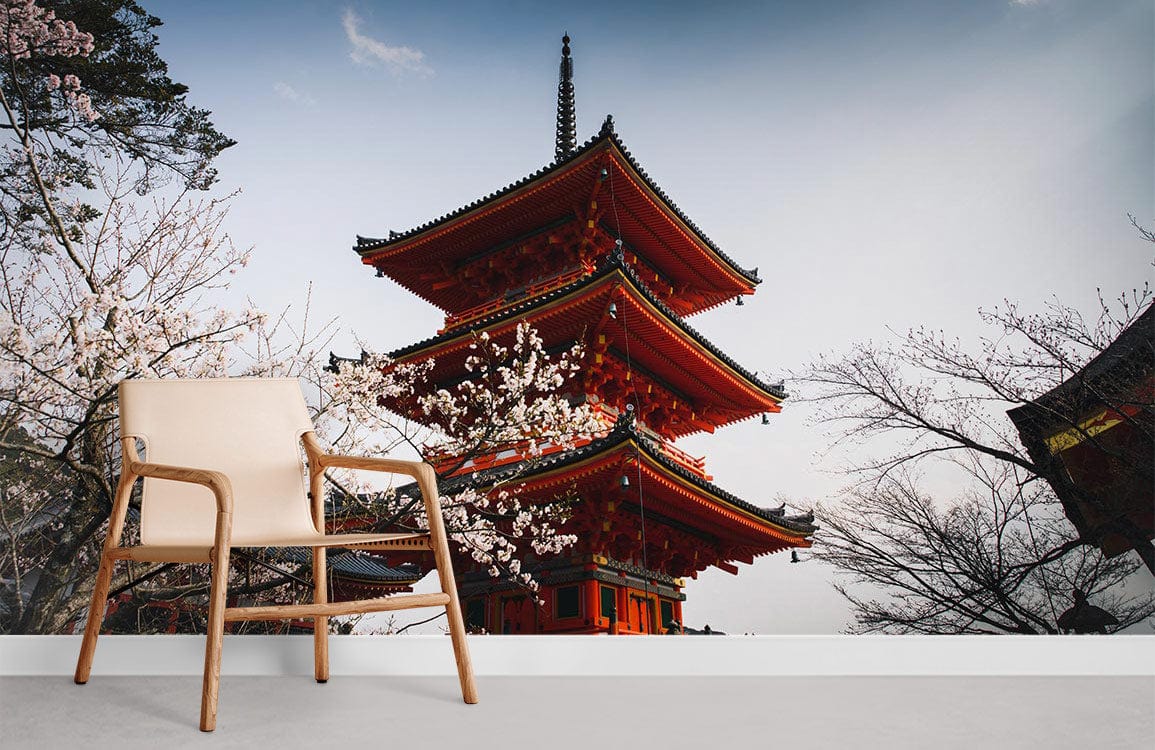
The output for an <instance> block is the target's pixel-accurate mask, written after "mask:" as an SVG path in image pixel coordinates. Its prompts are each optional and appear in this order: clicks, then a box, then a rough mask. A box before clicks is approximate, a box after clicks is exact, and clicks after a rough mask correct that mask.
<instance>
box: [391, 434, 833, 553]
mask: <svg viewBox="0 0 1155 750" xmlns="http://www.w3.org/2000/svg"><path fill="white" fill-rule="evenodd" d="M636 459H640V460H641V468H642V470H643V472H642V475H643V484H644V488H645V495H644V497H645V499H644V502H645V504H646V513H647V516H649V517H650V518H651V520H655V521H656V520H658V518H656V517H655V515H656V514H660V516H664V517H665V519H666V522H667V523H670V522H672V523H674V524H679V525H685V526H687V527H690V528H693V529H694V530H695V531H696V532H697V533H699V534H702V535H705V536H713V537H716V538H717V539H720V540H725V542H726V543H728V544H731V545H734V547H735V548H736V549H737V550H738V556H736V557H735V558H734V559H741V556H746V557H749V558H753V557H757V556H759V555H764V554H769V553H772V552H777V551H780V550H783V549H786V548H789V547H809V546H810V545H811V541H810V540H809V539H808V538H807V537H808V536H810V535H812V534H813V533H814V532H815V531H816V530H817V526H815V525H814V516H813V515H812V514H810V513H806V514H803V515H799V516H787V515H785V513H784V510H783V509H781V508H778V509H771V508H762V507H759V506H756V505H754V504H752V503H749V502H746V501H745V500H742V499H740V498H738V497H737V496H735V495H733V494H731V493H730V492H727V491H726V490H724V489H722V488H721V487H718V486H717V485H715V484H714V483H712V482H710V481H708V480H707V479H705V478H703V477H701V476H698V475H696V474H695V473H693V472H691V471H689V470H687V469H686V468H684V467H682V466H680V465H678V464H677V463H676V462H675V461H673V460H671V459H670V458H669V457H668V456H665V455H663V454H662V452H661V447H660V446H659V445H657V444H655V443H653V442H652V441H651V440H649V439H647V438H645V437H644V436H643V435H641V434H640V433H638V432H637V430H636V427H635V426H634V424H633V421H632V420H631V419H628V418H623V419H620V420H619V421H618V423H617V424H616V425H615V426H614V429H613V430H612V431H611V432H610V433H609V434H608V435H606V436H605V437H603V438H599V439H597V440H593V441H591V442H589V443H587V444H586V445H583V446H581V447H578V448H575V449H573V450H569V451H559V452H557V453H550V454H547V455H544V456H541V457H539V458H530V459H526V460H523V461H520V462H517V463H513V464H505V465H501V466H495V467H493V468H490V469H481V470H479V471H476V472H473V473H470V474H465V475H460V476H456V477H452V478H449V479H446V480H442V482H441V486H442V490H443V491H444V492H454V491H457V490H459V489H462V488H464V487H466V486H473V487H487V486H490V485H493V484H496V483H497V482H501V481H508V480H514V479H515V480H516V481H517V482H518V483H521V484H523V486H524V487H525V492H526V493H527V494H531V493H533V492H534V491H535V490H542V489H548V488H550V487H553V486H556V485H561V484H572V483H574V482H582V481H589V480H591V479H594V478H596V477H599V476H600V477H601V479H602V480H603V482H604V483H608V484H614V485H616V480H617V478H618V477H619V475H621V474H622V472H623V466H625V465H627V464H629V465H630V468H629V473H630V474H632V473H633V472H634V471H636V468H634V466H633V462H634V461H635V460H636ZM403 490H404V488H402V490H399V492H403ZM635 492H636V490H630V491H628V492H625V493H623V499H624V500H625V501H626V502H632V498H633V497H634V493H635ZM712 564H714V562H713V561H704V562H703V564H702V565H701V566H700V567H699V569H703V568H705V567H707V566H708V565H712Z"/></svg>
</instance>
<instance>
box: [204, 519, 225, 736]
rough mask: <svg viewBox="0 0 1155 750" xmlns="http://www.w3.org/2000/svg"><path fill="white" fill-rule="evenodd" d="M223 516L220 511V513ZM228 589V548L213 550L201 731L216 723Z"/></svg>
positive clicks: (210, 727) (213, 726) (209, 730)
mask: <svg viewBox="0 0 1155 750" xmlns="http://www.w3.org/2000/svg"><path fill="white" fill-rule="evenodd" d="M221 515H224V514H221ZM228 588H229V548H228V547H227V546H224V545H222V546H221V547H220V548H217V549H214V550H213V562H212V586H211V588H210V589H209V624H208V638H207V639H206V643H205V674H204V683H203V685H202V687H201V731H202V732H211V731H213V730H214V729H216V726H217V693H218V690H219V687H220V680H221V642H222V641H223V640H224V635H225V597H226V595H227V594H228Z"/></svg>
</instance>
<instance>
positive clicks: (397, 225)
mask: <svg viewBox="0 0 1155 750" xmlns="http://www.w3.org/2000/svg"><path fill="white" fill-rule="evenodd" d="M143 4H144V5H145V7H146V8H147V9H148V10H149V11H150V12H152V13H154V14H156V15H158V16H159V17H160V18H161V19H162V20H164V21H165V25H164V26H163V27H162V28H161V29H160V37H161V45H160V52H161V54H162V56H163V57H164V58H165V59H166V60H167V61H168V62H169V65H170V69H171V73H172V75H173V77H174V78H175V79H176V80H179V81H182V82H184V83H187V84H188V85H189V86H190V89H191V90H190V99H191V100H192V101H193V102H194V103H196V104H197V105H199V106H203V107H206V108H208V109H211V110H212V111H213V112H214V118H215V121H216V123H217V124H218V126H219V127H220V128H221V130H223V131H224V132H225V133H227V134H228V135H230V136H231V137H233V138H235V139H236V140H237V141H238V142H239V144H238V145H237V146H236V147H234V148H233V149H231V150H229V151H228V152H226V154H225V155H224V156H222V157H221V159H220V160H219V162H218V166H219V168H220V172H221V177H222V180H221V188H222V189H223V190H227V189H231V188H237V187H239V188H242V190H243V193H242V194H241V196H240V197H239V198H238V199H237V201H236V203H235V206H234V209H233V213H232V215H231V216H230V218H229V221H228V229H229V231H230V233H231V234H232V236H233V238H234V239H235V241H236V242H237V243H238V244H239V245H243V246H253V248H254V260H253V263H252V264H251V265H250V268H249V270H248V271H247V272H246V274H244V275H243V276H242V277H240V278H239V279H238V282H237V290H238V293H243V294H246V295H248V296H251V297H252V298H253V299H254V301H256V302H257V303H258V304H259V305H261V306H262V307H265V308H266V309H278V308H280V307H283V306H284V305H285V304H289V303H294V302H296V303H297V304H299V302H300V300H301V298H302V297H303V294H304V290H305V286H306V284H307V283H308V282H310V281H312V282H313V283H314V284H315V290H314V297H315V306H316V312H317V313H318V314H319V315H321V316H323V317H331V316H339V317H340V319H341V326H342V328H341V330H342V333H341V337H340V340H339V342H338V348H341V347H344V349H345V350H346V351H356V348H355V344H354V339H353V332H355V333H356V335H357V336H359V337H361V338H362V339H364V340H365V341H366V342H367V343H368V344H369V345H371V346H372V347H373V348H376V349H381V350H388V349H391V348H394V347H397V346H400V345H403V344H407V343H410V342H412V341H416V340H418V339H421V338H424V337H426V336H428V335H431V334H432V332H433V331H434V330H436V329H437V328H438V327H440V325H441V317H440V315H439V314H438V313H437V311H436V310H434V309H432V308H431V307H429V306H428V305H426V304H425V303H422V302H421V301H419V300H417V299H416V298H414V297H412V296H411V295H409V294H408V293H407V292H405V291H404V290H401V289H399V288H398V287H396V286H395V285H393V284H392V283H391V282H389V281H388V280H384V279H377V278H374V276H373V274H372V273H371V272H370V271H368V270H367V269H365V268H363V267H361V266H360V264H359V263H358V261H357V258H356V257H355V256H354V254H353V253H352V251H351V249H350V248H351V246H352V244H353V241H354V235H355V234H358V233H360V234H365V235H370V236H382V235H384V234H385V233H386V232H387V231H388V230H390V229H393V230H398V231H400V230H404V229H408V228H410V227H412V226H415V225H417V224H420V223H423V222H425V221H427V220H429V219H432V218H434V217H436V216H439V215H441V214H443V213H446V212H448V211H451V210H453V209H455V208H457V207H459V206H461V205H463V204H465V203H468V202H470V201H472V200H474V199H476V198H478V197H481V196H483V195H485V194H488V193H490V192H492V191H494V190H496V189H498V188H500V187H502V186H504V185H506V184H508V183H510V182H512V181H514V180H517V179H519V178H521V177H522V176H524V175H525V174H527V173H529V172H531V171H533V170H536V169H538V168H540V167H542V166H544V165H546V164H547V163H548V162H550V161H551V160H552V158H553V137H554V133H553V120H554V107H555V92H556V85H557V63H558V56H559V52H560V36H561V34H562V32H563V31H567V30H568V32H569V33H570V35H571V37H572V38H573V43H572V46H573V53H574V57H575V66H576V73H575V78H576V88H577V111H578V130H579V138H580V139H582V140H584V139H585V138H587V137H589V136H591V135H592V134H594V133H595V132H596V131H597V129H598V127H599V126H600V123H601V121H602V118H603V117H604V116H605V114H606V113H613V115H614V118H615V122H616V124H617V130H618V133H619V134H620V135H621V137H622V139H623V140H624V141H625V143H626V144H627V145H628V146H629V147H630V149H631V150H632V152H633V153H634V155H635V156H636V157H637V159H638V160H639V161H640V162H641V164H642V165H643V166H644V167H645V168H646V169H647V170H648V171H649V172H650V174H651V175H652V176H653V177H654V178H655V179H656V180H657V182H658V183H659V184H661V185H662V186H663V187H664V188H665V189H666V191H667V192H668V193H669V194H670V195H671V196H672V197H673V198H674V200H675V201H676V202H677V203H678V204H679V205H680V206H681V207H682V208H683V209H684V210H685V211H686V212H687V213H688V214H689V215H690V216H691V217H692V218H693V219H694V220H695V221H696V222H697V223H698V224H699V226H701V227H702V228H703V229H704V230H705V232H706V233H707V234H708V235H710V236H711V237H712V238H713V239H714V240H715V241H716V242H718V244H719V245H720V246H721V247H723V248H724V249H725V250H726V251H727V252H728V253H729V254H730V255H731V256H733V257H734V258H736V259H737V260H738V261H739V262H740V263H741V264H743V265H745V266H747V267H754V266H757V267H759V268H760V269H761V271H762V276H763V278H765V279H767V281H766V282H765V283H764V284H763V285H762V286H761V287H760V288H759V292H758V294H757V295H755V296H754V298H753V299H750V300H748V301H747V304H746V305H745V306H743V307H741V308H738V307H734V306H725V307H723V308H720V309H718V310H715V311H712V312H710V313H706V314H705V315H704V316H701V317H696V318H694V320H693V324H694V326H695V327H698V328H699V330H702V331H703V332H704V333H706V334H707V335H709V336H710V337H712V338H713V339H714V340H715V341H717V343H718V344H719V345H720V346H722V348H723V349H724V350H726V351H727V352H729V353H731V354H732V355H733V356H734V357H735V358H736V359H737V360H738V361H740V362H742V363H743V364H746V365H747V366H749V367H750V368H751V369H756V370H760V371H761V372H764V373H770V374H771V376H772V377H777V376H779V375H781V374H783V373H785V372H786V371H788V370H790V369H792V368H798V367H800V366H802V365H803V364H804V363H805V362H806V361H808V360H809V359H810V358H811V357H812V356H814V355H815V354H817V353H819V352H824V351H836V350H839V349H845V348H846V347H847V345H848V344H849V343H850V342H853V341H858V340H863V339H880V338H884V337H885V336H887V335H888V334H887V329H888V327H889V328H893V329H896V330H905V329H906V328H908V327H911V326H917V325H920V324H927V325H930V326H934V327H942V328H945V329H947V330H949V331H952V332H956V333H958V334H959V335H961V336H963V337H964V339H965V338H972V339H973V337H974V336H976V335H977V331H978V329H977V316H976V315H975V312H976V310H977V308H979V307H980V306H987V307H989V306H992V305H995V304H998V303H1000V302H1001V301H1002V300H1003V299H1004V298H1009V299H1012V300H1017V301H1019V302H1021V303H1022V304H1023V305H1024V306H1025V307H1039V306H1041V305H1042V303H1043V302H1044V301H1045V300H1046V299H1047V298H1048V297H1049V296H1050V295H1057V296H1058V297H1059V298H1061V299H1063V300H1065V301H1068V302H1070V303H1073V304H1076V305H1080V306H1083V307H1084V308H1085V309H1092V306H1093V303H1094V299H1095V294H1096V291H1095V290H1096V287H1101V288H1102V289H1103V290H1104V291H1105V292H1106V293H1107V294H1108V295H1110V294H1113V293H1115V292H1116V291H1120V290H1122V289H1125V288H1130V287H1133V286H1136V285H1139V284H1141V283H1142V282H1143V281H1144V280H1145V279H1150V278H1151V266H1150V261H1151V249H1150V246H1144V245H1143V244H1142V243H1141V242H1139V241H1138V240H1137V239H1136V237H1135V233H1134V231H1133V230H1132V229H1131V227H1130V226H1129V225H1128V223H1127V220H1126V216H1125V215H1126V213H1128V212H1131V213H1134V214H1136V215H1138V216H1139V217H1140V218H1145V219H1149V220H1150V219H1155V195H1153V192H1155V187H1153V176H1152V168H1153V164H1155V115H1153V111H1155V101H1153V91H1155V81H1153V77H1155V74H1153V65H1152V60H1153V59H1155V43H1153V31H1152V30H1153V25H1155V18H1153V9H1152V5H1151V3H1150V2H1149V0H1136V1H1133V2H1132V1H1126V0H1118V1H1113V0H1103V1H1102V2H1093V1H1091V0H1035V1H1034V2H1011V1H1009V0H971V1H969V2H955V3H950V2H871V3H857V2H766V3H710V4H707V3H679V2H663V3H626V2H617V3H600V2H582V3H557V4H548V5H546V4H542V3H532V2H504V3H461V4H452V3H436V2H428V3H412V2H406V3H389V2H366V1H361V2H350V3H346V4H341V3H327V2H288V1H282V2H198V3H187V2H175V1H169V2H149V1H148V0H144V2H143ZM807 417H808V413H807V410H806V408H805V407H802V406H793V407H792V406H791V405H789V404H788V405H787V407H786V409H785V410H784V412H783V413H782V414H781V415H778V417H777V418H775V419H774V420H773V424H772V425H771V426H770V427H763V426H762V425H760V424H753V423H751V424H744V425H738V426H734V427H731V428H727V429H726V430H722V431H719V432H718V433H717V434H715V435H711V436H703V437H695V438H691V439H688V440H686V441H683V444H682V446H683V447H685V448H686V449H687V450H690V451H691V452H693V453H696V454H699V455H700V454H705V455H707V457H708V460H709V470H710V471H711V473H713V475H714V476H715V478H716V481H717V482H718V483H719V484H720V485H722V486H723V487H726V488H727V489H730V490H732V491H734V492H736V493H737V494H739V495H740V496H743V497H746V498H747V499H749V500H751V501H752V502H756V503H762V504H770V503H771V501H772V500H773V499H774V497H775V496H776V495H777V494H779V493H782V494H785V495H787V496H789V497H792V498H797V499H798V500H797V502H799V503H800V504H805V503H806V502H808V501H809V500H810V499H818V498H822V497H825V496H829V495H831V494H833V493H835V492H836V491H837V488H838V487H839V486H840V485H841V484H843V482H844V479H843V478H841V477H839V476H837V475H836V474H832V473H830V471H831V470H832V469H836V468H837V466H838V465H839V463H838V458H837V457H833V456H825V457H824V456H823V455H822V449H823V447H824V446H825V444H826V439H825V438H824V437H823V435H822V434H821V433H820V431H818V430H817V429H815V428H814V427H812V426H809V425H808V424H807V421H806V420H807ZM743 568H744V569H743V572H742V573H741V575H739V576H738V577H737V578H733V577H730V576H728V575H727V574H724V573H709V574H706V575H704V576H703V577H702V578H701V579H700V581H698V582H695V583H692V584H691V586H690V587H689V589H688V591H687V593H688V596H689V597H690V598H689V601H688V603H687V609H686V612H687V622H688V624H692V625H693V624H697V625H701V624H704V623H707V622H708V623H710V624H712V625H713V626H714V627H716V628H724V629H728V630H730V631H732V632H733V631H736V632H743V631H751V630H753V631H757V632H760V633H767V632H832V631H834V630H836V629H838V628H839V627H841V626H842V624H843V623H844V622H845V618H846V614H845V610H844V607H843V605H842V604H841V601H840V600H839V598H838V597H837V595H836V594H835V593H834V592H833V591H831V590H830V588H829V586H828V585H827V572H826V571H824V570H822V569H821V568H818V567H817V566H814V565H796V566H791V565H788V564H786V561H785V559H784V558H783V557H782V556H776V557H772V558H766V559H763V560H761V561H759V562H758V563H757V564H756V565H755V566H753V568H745V566H743ZM752 595H754V596H753V601H754V602H758V603H757V604H751V603H749V602H750V601H751V597H752Z"/></svg>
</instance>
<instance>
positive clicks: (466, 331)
mask: <svg viewBox="0 0 1155 750" xmlns="http://www.w3.org/2000/svg"><path fill="white" fill-rule="evenodd" d="M619 271H620V272H621V273H622V274H624V275H625V276H626V277H627V278H628V279H629V280H630V282H632V284H633V286H634V287H635V288H637V290H638V292H639V293H640V294H641V295H642V296H643V297H644V298H645V299H646V301H648V302H649V303H650V304H652V305H653V306H654V307H656V308H657V309H658V310H660V311H661V312H662V314H663V315H665V316H666V317H667V318H668V319H669V320H670V322H671V323H673V324H674V325H675V326H676V327H677V328H678V329H680V330H681V331H682V332H683V333H685V334H686V335H687V336H689V337H690V338H691V339H693V340H694V341H695V342H697V343H698V344H700V345H701V346H702V347H703V348H704V349H706V351H708V352H710V353H711V354H713V355H714V356H715V357H717V358H718V359H719V360H720V361H722V362H723V363H724V364H726V366H728V367H730V368H731V369H733V370H734V371H735V372H737V373H738V374H739V375H741V376H742V377H743V378H745V379H746V380H748V381H749V382H750V383H752V384H754V385H755V386H757V387H758V388H760V389H761V390H762V391H764V392H766V393H768V394H770V395H771V396H773V397H774V398H777V399H779V400H784V399H785V398H786V397H787V394H786V390H785V388H783V387H782V386H779V385H771V384H770V383H766V382H763V381H762V380H761V379H759V378H758V377H757V376H756V375H755V374H754V373H752V372H750V371H749V370H747V369H746V368H745V367H743V366H742V365H740V364H738V363H737V362H735V361H734V360H733V359H732V358H731V357H730V356H729V355H728V354H726V353H725V352H723V351H722V350H721V349H719V348H718V347H717V346H716V345H715V344H714V343H712V342H711V341H710V340H709V339H707V338H706V337H705V336H703V335H702V334H700V333H698V331H696V330H695V329H694V328H693V327H692V326H690V325H689V324H688V323H686V321H685V320H684V319H683V318H682V317H681V316H679V315H678V314H677V313H675V312H674V311H673V310H671V309H670V308H669V307H667V306H666V305H665V304H664V303H663V302H662V301H661V300H660V299H658V298H657V297H656V296H655V295H654V294H653V293H652V292H650V290H649V289H648V288H647V287H646V284H645V282H643V281H642V280H641V279H639V278H638V276H637V274H635V273H634V271H633V269H631V268H630V267H629V266H628V265H626V263H625V262H624V260H623V259H622V258H621V257H620V256H610V257H609V258H607V259H606V260H604V261H603V263H602V267H601V268H600V269H599V270H598V271H597V272H595V273H593V274H591V275H590V276H586V277H585V278H582V279H578V280H577V281H574V282H571V283H569V284H566V285H565V286H562V287H558V288H557V289H554V290H553V291H550V292H547V293H545V294H542V295H538V296H536V297H528V298H526V299H525V300H524V301H522V302H520V303H518V304H514V305H511V306H509V307H507V308H504V309H502V310H498V311H497V312H496V313H494V314H493V315H489V316H487V317H484V318H479V319H477V320H475V321H472V322H471V324H470V325H469V326H462V327H460V328H455V329H452V330H450V331H446V332H445V333H442V334H439V335H437V336H432V337H430V338H427V339H425V340H423V341H418V342H417V343H415V344H410V345H409V346H404V347H402V348H400V349H396V350H394V351H392V352H390V353H389V356H390V357H392V358H393V359H400V358H402V357H407V356H409V355H411V354H414V353H416V352H420V351H422V350H423V349H427V348H429V347H432V346H436V345H438V344H441V343H443V342H446V341H452V340H453V339H455V338H459V337H461V336H468V335H471V332H472V331H473V330H474V329H475V328H477V327H479V326H487V325H491V324H494V323H500V322H503V321H507V320H510V319H513V318H517V317H519V316H521V315H524V314H525V313H527V312H530V311H531V310H534V309H536V308H539V307H541V306H543V305H546V304H548V303H549V302H551V301H553V300H555V299H558V298H559V297H564V296H566V295H567V294H570V293H571V292H573V291H576V290H578V289H582V288H585V287H588V286H592V285H594V284H596V283H597V282H599V281H601V280H602V279H604V278H605V277H607V276H610V275H612V274H613V273H615V272H619Z"/></svg>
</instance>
